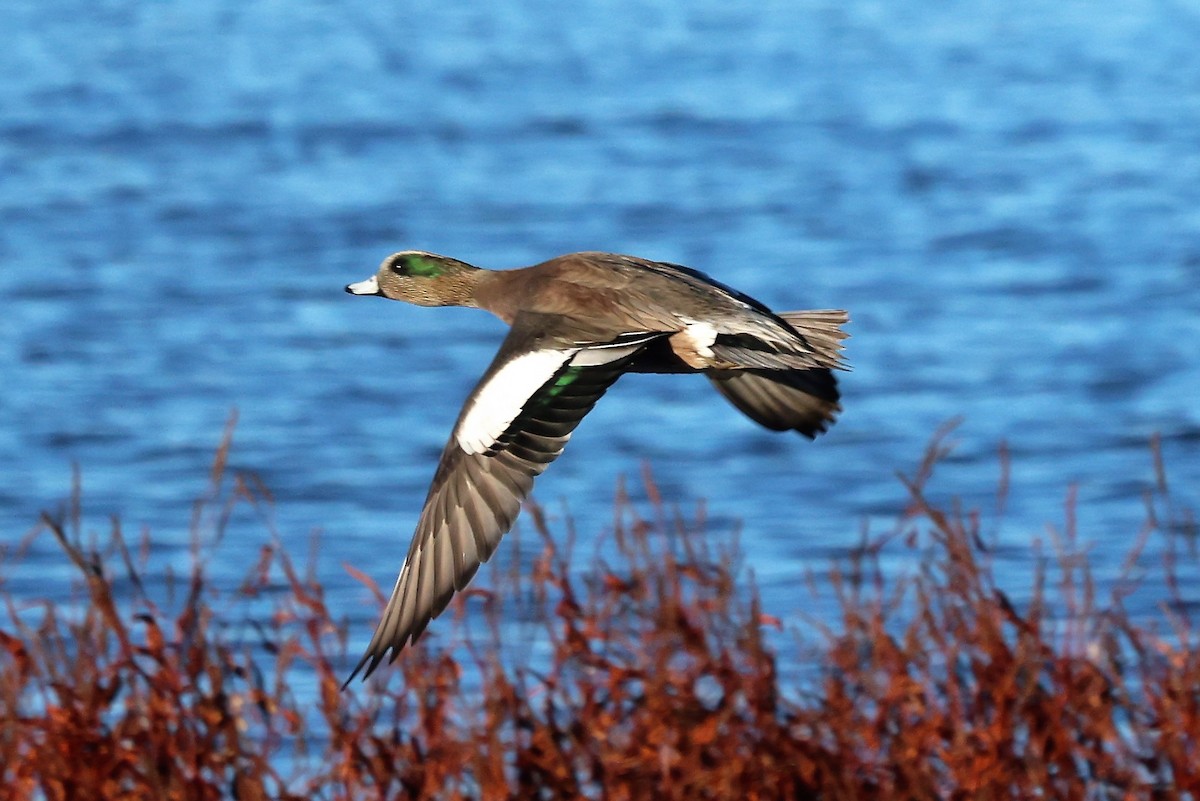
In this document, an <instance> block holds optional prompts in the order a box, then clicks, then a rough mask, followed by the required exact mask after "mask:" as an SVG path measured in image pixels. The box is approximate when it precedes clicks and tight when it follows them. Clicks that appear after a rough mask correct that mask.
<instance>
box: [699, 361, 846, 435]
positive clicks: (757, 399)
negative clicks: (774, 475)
mask: <svg viewBox="0 0 1200 801" xmlns="http://www.w3.org/2000/svg"><path fill="white" fill-rule="evenodd" d="M708 377H709V379H710V380H711V381H712V383H713V386H714V387H716V388H717V391H718V392H720V393H721V394H722V395H724V396H725V398H726V399H728V401H729V402H730V403H732V404H733V405H734V406H736V407H737V408H738V409H739V410H741V412H742V413H743V414H745V415H746V416H747V417H749V418H750V419H751V420H753V421H754V422H756V423H758V424H759V425H762V426H765V427H767V428H769V429H771V430H773V431H789V430H795V431H799V432H800V433H801V434H803V435H804V436H806V437H808V438H809V439H812V438H813V437H815V436H816V435H817V434H819V433H821V432H823V431H825V430H826V429H827V428H828V427H829V426H830V425H832V424H833V421H834V418H836V417H837V413H838V412H840V411H841V410H842V407H841V404H839V403H838V399H839V397H840V393H839V392H838V388H837V379H836V378H834V376H833V373H832V372H830V371H829V370H827V369H825V368H816V369H812V370H728V371H716V372H712V373H709V374H708Z"/></svg>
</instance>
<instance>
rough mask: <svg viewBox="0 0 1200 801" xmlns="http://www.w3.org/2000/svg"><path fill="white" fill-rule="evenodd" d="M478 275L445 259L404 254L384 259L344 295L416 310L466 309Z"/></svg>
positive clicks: (420, 253)
mask: <svg viewBox="0 0 1200 801" xmlns="http://www.w3.org/2000/svg"><path fill="white" fill-rule="evenodd" d="M478 272H479V268H478V267H473V266H472V265H470V264H467V263H466V262H463V261H459V260H458V259H452V258H450V257H449V256H439V255H437V254H436V253H426V252H424V251H420V250H405V251H402V252H400V253H393V254H392V255H390V256H388V257H387V258H386V259H384V260H383V263H382V264H380V265H379V271H378V272H376V273H375V275H373V276H371V277H370V278H368V279H366V280H365V281H359V282H357V283H354V284H349V285H348V286H347V287H346V291H347V292H349V293H350V294H352V295H381V296H383V297H385V298H391V299H392V300H403V301H407V302H408V303H415V304H417V305H418V306H469V305H472V303H471V289H472V287H473V286H474V278H475V277H476V274H477V273H478Z"/></svg>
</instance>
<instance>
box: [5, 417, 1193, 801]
mask: <svg viewBox="0 0 1200 801" xmlns="http://www.w3.org/2000/svg"><path fill="white" fill-rule="evenodd" d="M228 451H229V434H228V432H227V435H226V438H225V441H224V443H223V444H222V446H221V448H220V451H219V452H218V456H217V459H216V462H215V464H214V468H213V475H212V483H213V489H212V492H211V494H210V495H209V496H208V497H206V498H205V499H203V500H202V501H200V502H198V504H197V506H196V509H195V510H194V513H193V531H194V532H196V533H195V541H196V545H195V548H194V550H193V556H192V560H191V568H190V571H189V573H188V575H187V576H186V577H184V579H183V580H181V581H177V582H174V583H173V584H172V585H171V586H173V587H175V588H176V589H178V590H181V591H182V592H180V593H168V597H167V598H151V597H150V595H151V594H150V593H149V592H147V590H146V588H145V586H144V584H145V582H144V578H145V576H146V575H147V573H146V571H147V569H148V568H147V565H148V564H149V562H148V553H149V545H150V543H149V540H148V538H146V537H143V539H142V541H141V543H140V548H139V549H137V551H138V552H137V553H132V552H131V550H130V548H129V547H128V546H127V543H126V540H125V538H124V535H123V533H122V531H121V528H120V526H119V524H118V523H117V522H116V521H113V523H112V527H111V530H110V532H109V534H108V539H107V542H106V543H104V547H103V548H96V547H87V546H85V545H84V544H83V542H82V534H81V525H80V513H79V493H78V491H76V493H75V494H74V495H73V500H72V502H71V503H70V504H69V506H68V508H67V510H66V511H65V512H64V513H62V514H60V515H56V516H50V515H47V516H46V517H45V519H44V521H43V530H44V531H48V532H50V533H51V534H52V535H53V536H54V537H55V538H56V539H57V540H58V542H59V544H60V545H61V546H62V548H63V550H64V551H65V553H66V554H67V556H68V558H69V559H70V560H71V562H72V563H73V564H74V565H75V567H76V568H77V569H78V572H79V582H78V584H77V592H78V595H77V598H76V600H77V601H78V603H63V602H60V603H54V602H49V601H46V602H43V603H40V604H38V605H36V606H30V605H29V604H28V603H25V604H24V605H19V604H18V602H17V601H16V600H14V599H12V598H10V597H7V596H6V598H7V609H8V619H7V620H6V621H4V622H3V623H0V719H2V722H3V727H2V729H0V798H45V799H74V798H105V799H219V798H239V799H259V798H285V799H293V798H295V799H301V798H303V799H308V798H329V799H343V798H355V799H358V798H445V799H458V798H485V799H507V798H545V799H558V798H562V799H574V798H581V797H590V798H606V799H609V798H611V799H641V798H656V799H663V800H664V801H665V800H666V799H692V798H700V799H703V798H712V799H721V798H748V799H804V798H823V799H859V798H864V799H865V798H898V799H925V798H950V799H959V798H961V799H993V798H1066V799H1093V798H1095V799H1099V798H1105V799H1107V798H1122V799H1123V798H1179V797H1185V798H1186V797H1189V794H1190V797H1192V798H1197V797H1200V795H1198V794H1200V746H1198V745H1197V742H1198V739H1200V738H1198V737H1197V733H1198V732H1200V690H1198V688H1200V649H1197V647H1196V644H1195V633H1194V632H1193V630H1192V628H1191V625H1190V623H1189V622H1188V621H1187V620H1186V619H1185V618H1183V617H1180V616H1179V615H1176V614H1173V613H1171V612H1169V611H1164V616H1165V617H1164V620H1165V621H1166V622H1167V623H1169V628H1168V634H1165V635H1163V634H1159V633H1155V631H1154V630H1153V629H1152V628H1149V627H1147V626H1145V625H1142V626H1139V625H1135V624H1134V623H1133V622H1132V621H1131V620H1130V619H1129V617H1128V616H1127V615H1126V614H1125V613H1124V611H1123V609H1122V599H1123V597H1124V594H1125V593H1127V592H1128V590H1129V587H1130V586H1131V584H1130V581H1120V582H1117V585H1116V587H1117V588H1116V590H1115V591H1114V593H1113V595H1112V598H1111V599H1110V600H1109V601H1108V603H1107V604H1106V605H1101V604H1100V603H1099V602H1098V601H1097V600H1096V590H1095V587H1094V585H1093V582H1092V579H1091V577H1090V575H1089V572H1088V566H1087V560H1086V559H1085V558H1084V554H1083V551H1082V550H1081V549H1080V547H1079V546H1078V544H1077V542H1076V533H1075V531H1074V523H1073V508H1074V499H1073V497H1069V498H1068V514H1067V522H1066V525H1065V527H1064V529H1063V531H1062V533H1061V534H1058V535H1057V536H1056V539H1055V543H1054V544H1055V548H1056V554H1055V556H1054V557H1053V558H1052V559H1042V560H1041V561H1040V562H1039V568H1038V570H1037V572H1036V574H1035V575H1034V576H1033V577H1032V581H1031V586H1030V587H1029V588H1028V600H1026V601H1024V602H1022V603H1020V604H1019V605H1018V604H1014V603H1012V602H1011V601H1010V600H1009V598H1008V597H1007V596H1006V595H1005V594H1004V593H1003V592H1002V591H1001V590H1000V589H999V588H998V587H997V586H996V584H995V580H994V576H993V573H992V570H991V565H990V559H991V551H990V548H989V546H988V544H987V543H986V542H985V541H984V537H983V536H982V534H981V523H980V516H979V515H978V514H975V513H963V512H961V511H959V510H958V509H957V508H949V509H947V508H945V507H944V506H938V505H935V504H934V503H932V502H931V501H930V500H929V497H928V494H927V489H926V488H927V483H928V481H929V480H930V477H931V475H932V473H933V470H934V467H935V465H936V464H937V462H938V461H939V459H940V458H941V456H942V455H944V453H945V446H944V438H943V437H942V436H939V437H938V438H937V439H936V440H935V442H934V444H933V445H932V446H931V448H930V451H929V454H928V455H927V457H926V459H925V461H924V462H923V463H922V465H921V466H920V468H919V469H918V470H917V471H916V473H915V475H914V476H913V477H912V478H904V479H902V480H903V481H904V483H905V484H906V485H907V487H908V490H909V493H910V496H911V506H910V509H909V511H908V513H907V514H906V516H905V518H904V520H903V521H901V523H900V525H899V527H898V529H897V531H896V532H894V533H893V534H892V535H890V536H885V537H882V538H879V539H877V540H874V541H870V542H866V543H864V545H863V547H862V548H860V549H859V550H858V551H857V552H856V555H855V556H854V557H853V558H852V559H850V560H849V561H848V563H847V564H845V565H842V566H841V568H840V569H838V570H835V571H834V572H833V574H832V580H831V581H829V582H826V583H818V584H816V585H815V586H816V590H815V591H817V592H822V593H832V594H834V595H835V597H836V598H837V600H838V602H839V604H840V609H841V617H840V619H839V620H837V621H823V622H821V623H820V624H819V625H820V626H821V627H822V630H823V632H824V633H823V634H822V635H821V636H820V637H818V638H817V642H816V643H809V646H810V647H809V650H810V652H811V654H812V660H813V665H814V668H813V670H812V672H811V673H810V674H809V675H811V676H813V677H814V678H812V679H810V680H809V681H808V682H807V683H802V684H801V685H800V686H794V687H786V686H783V682H782V681H781V679H780V677H779V675H778V674H777V671H776V658H775V656H774V652H773V650H772V648H771V647H769V645H768V638H769V636H778V635H768V634H767V633H766V631H765V629H778V628H780V622H779V620H778V619H776V618H774V617H771V616H769V615H766V614H764V613H763V612H762V611H761V609H760V608H759V601H758V599H757V593H756V592H755V590H754V588H753V586H751V585H750V583H749V582H748V581H746V580H745V579H744V577H741V576H738V575H737V572H738V571H737V570H736V569H735V567H733V565H734V564H735V563H736V560H735V553H734V549H733V548H731V549H730V550H729V551H725V552H720V551H714V550H713V549H712V547H711V546H710V544H709V542H708V540H707V538H706V537H705V536H704V535H703V532H702V530H701V529H702V525H701V522H700V521H685V520H683V519H681V518H680V517H679V516H678V515H672V514H670V513H669V512H668V511H667V510H666V509H665V507H664V505H663V504H662V502H661V501H660V499H659V498H658V497H657V491H656V489H655V488H654V485H653V483H652V482H651V481H650V479H649V476H647V477H646V480H645V484H646V488H647V492H648V495H649V498H650V501H649V502H648V505H649V507H650V508H651V510H652V514H651V515H649V516H648V517H646V516H642V515H639V514H638V512H637V510H636V509H635V506H634V504H633V503H631V501H630V500H629V499H628V497H626V496H625V494H624V493H620V494H619V495H618V498H617V502H616V506H617V509H616V515H615V518H614V524H613V534H612V539H611V542H610V545H611V548H610V549H609V551H607V552H606V553H610V554H611V555H610V556H609V558H608V559H607V560H605V559H599V558H597V559H596V560H595V561H594V563H593V567H592V569H590V570H588V571H586V573H584V574H583V575H582V576H580V574H579V573H578V572H573V571H571V570H569V569H568V561H569V560H568V558H567V556H568V553H567V552H569V551H570V550H571V548H572V547H573V546H572V545H571V544H570V541H571V540H572V539H573V537H571V536H569V535H568V536H566V537H563V536H562V535H561V534H560V535H559V536H558V537H557V539H558V540H564V539H565V540H567V543H568V544H567V545H563V546H558V545H556V544H555V542H556V538H555V537H552V536H551V534H550V529H551V526H550V525H549V524H548V523H547V521H546V519H545V517H544V516H543V513H542V510H540V509H539V508H538V507H536V506H533V507H531V508H530V509H529V510H528V517H527V518H526V520H527V523H526V526H527V528H528V527H531V528H532V529H533V530H535V531H536V532H538V534H539V535H540V539H539V542H540V546H541V552H540V555H539V556H538V557H537V558H536V559H535V560H534V564H533V567H532V570H526V571H524V572H525V575H522V572H521V571H519V570H517V569H516V568H515V567H513V568H512V569H509V570H504V569H503V567H502V566H501V565H493V566H492V572H493V573H494V576H495V577H496V578H494V581H495V583H496V585H497V587H496V591H495V592H491V591H488V590H486V589H476V590H473V591H471V592H468V593H466V596H467V600H466V601H458V602H456V606H455V607H454V608H455V609H456V610H457V613H458V616H459V617H460V619H461V617H462V615H463V614H464V608H465V605H469V606H471V607H472V608H471V609H470V611H469V613H465V614H470V615H474V616H479V615H481V614H482V615H483V616H485V617H486V618H487V619H489V620H490V621H491V623H492V628H491V634H490V635H488V636H479V635H478V634H474V635H472V634H470V633H469V631H468V629H469V627H465V626H461V625H455V624H454V622H453V621H451V620H449V619H444V620H441V621H439V623H438V627H439V628H441V629H443V630H445V632H446V634H445V635H444V636H443V635H440V636H437V637H427V638H426V639H425V640H424V641H423V642H422V643H421V644H420V645H419V646H418V647H416V648H413V649H411V650H410V651H406V652H405V653H404V654H403V656H402V657H401V659H400V660H399V661H398V662H397V663H396V664H395V665H394V666H393V667H392V668H390V669H385V670H383V671H382V676H383V678H382V679H380V680H373V681H371V682H368V683H366V684H363V685H356V686H354V687H353V688H352V689H350V690H348V691H347V692H341V691H340V690H339V685H340V683H341V681H340V679H341V676H342V674H343V673H344V672H345V670H346V668H347V666H348V664H349V660H348V655H347V653H346V635H345V627H344V625H339V624H338V623H337V622H335V618H334V615H333V614H332V613H331V611H330V610H329V609H328V608H327V606H326V604H325V601H324V597H323V593H322V589H321V586H320V584H319V583H318V582H317V581H316V580H315V578H314V576H313V572H312V569H311V568H309V570H308V571H307V572H301V571H298V570H297V569H296V567H295V565H294V563H293V561H292V559H291V558H290V557H289V556H288V554H287V552H286V551H285V550H284V549H283V548H282V547H281V545H280V544H279V542H278V539H277V538H275V537H273V536H267V537H264V541H265V544H264V545H263V547H262V550H261V554H260V558H259V560H258V561H257V562H256V563H255V564H254V565H252V566H251V567H250V570H249V571H248V572H247V576H246V579H245V581H244V583H243V584H242V586H241V587H240V588H239V589H238V591H237V592H236V593H233V594H231V595H227V596H226V595H222V594H221V593H220V592H218V591H217V590H216V589H215V588H214V587H213V586H212V582H211V581H210V579H209V577H208V575H207V573H206V567H205V565H206V559H207V558H208V556H210V555H211V553H212V552H213V551H214V550H215V549H218V548H219V547H220V540H221V534H222V533H223V532H224V530H225V527H226V525H227V524H228V521H229V520H230V517H231V515H232V514H233V513H234V509H235V508H236V507H239V506H244V505H247V504H248V505H249V506H250V507H251V508H254V509H261V508H263V507H264V505H266V504H268V503H269V499H268V498H267V497H266V495H265V493H264V491H263V490H262V489H261V488H260V487H257V486H256V484H255V483H254V482H253V481H252V480H251V479H250V478H248V477H245V476H230V475H228V474H227V471H226V464H227V458H228ZM1155 454H1156V460H1157V450H1155ZM1002 463H1004V464H1005V465H1006V464H1007V459H1006V458H1003V457H1002ZM1157 463H1158V462H1157V461H1156V464H1157ZM1158 475H1159V486H1158V487H1157V489H1156V492H1155V493H1154V496H1153V497H1152V498H1151V499H1150V502H1149V507H1148V508H1149V509H1150V515H1149V519H1148V521H1147V524H1146V528H1145V530H1144V532H1143V536H1142V538H1141V539H1140V540H1139V542H1138V543H1137V544H1136V545H1135V547H1134V550H1133V552H1132V553H1131V556H1130V559H1129V562H1128V565H1129V566H1130V567H1132V565H1134V564H1135V562H1136V561H1137V558H1138V554H1139V553H1140V550H1141V548H1142V547H1143V545H1144V543H1145V540H1146V538H1147V537H1149V536H1151V535H1152V534H1153V533H1155V532H1163V531H1168V530H1177V529H1180V528H1183V527H1186V526H1188V525H1190V520H1189V519H1188V518H1187V517H1186V515H1184V514H1183V513H1181V512H1179V511H1178V510H1175V509H1174V508H1173V507H1172V506H1171V504H1170V499H1169V496H1168V494H1167V491H1166V490H1167V487H1166V479H1165V477H1164V473H1163V472H1162V470H1161V466H1160V469H1159V473H1158ZM1005 484H1006V482H1002V491H1001V495H1003V486H1004V485H1005ZM205 532H207V533H205ZM1164 536H1167V535H1165V534H1164ZM1171 536H1177V535H1171ZM906 548H907V549H912V550H913V551H914V552H916V553H919V554H921V555H923V556H924V561H923V567H922V568H921V569H920V570H919V571H917V572H916V574H915V575H910V576H907V577H904V578H902V579H899V580H890V579H889V578H887V577H885V575H884V573H883V571H882V569H881V567H880V555H881V554H882V553H884V552H886V551H888V550H889V549H891V550H896V549H906ZM513 550H515V549H513ZM598 553H599V551H598ZM19 558H20V551H19V549H18V550H17V551H15V552H13V553H10V554H7V560H8V561H9V562H10V563H11V561H12V560H14V559H19ZM609 562H611V564H610V563H609ZM516 564H517V563H516V562H515V561H514V562H513V565H514V566H515V565H516ZM1166 571H1167V586H1169V587H1173V586H1175V585H1174V584H1173V583H1172V581H1173V578H1172V576H1173V575H1174V573H1173V572H1172V571H1173V563H1171V562H1168V564H1167V565H1166ZM1127 572H1129V571H1127ZM735 579H736V581H735ZM365 583H368V584H369V581H366V582H365ZM372 586H373V585H372ZM54 592H55V594H59V592H58V591H57V590H55V591H54ZM500 594H503V595H507V596H511V597H516V598H519V599H521V602H520V603H521V611H522V613H523V615H524V616H525V617H527V618H530V619H531V620H532V621H533V622H532V623H527V624H526V625H528V626H531V627H533V629H534V630H535V631H536V633H537V636H536V637H535V638H533V639H536V640H537V641H538V642H539V643H544V644H545V653H540V652H539V653H538V654H537V655H536V656H531V657H528V658H525V659H521V658H512V657H502V654H503V648H502V645H504V644H503V643H502V642H501V639H500V636H499V627H498V625H497V621H498V616H499V615H500V614H502V613H501V612H500V611H498V610H499V604H498V602H497V600H498V599H497V596H498V595H500ZM264 598H274V599H275V600H274V602H273V607H272V609H273V611H272V612H270V613H269V614H267V615H263V614H261V613H257V612H255V611H254V610H258V609H261V604H262V603H263V599H264ZM256 604H257V605H258V606H255V605H256ZM478 607H482V609H480V608H478ZM1179 607H1180V608H1182V605H1179ZM507 611H508V612H509V613H510V614H511V610H507ZM460 623H461V620H460ZM247 630H253V631H254V632H255V635H254V636H253V637H252V638H247V637H245V636H238V634H237V632H239V631H241V632H244V631H247ZM453 632H459V635H460V636H458V637H457V638H456V637H452V636H450V633H453ZM508 636H510V637H511V635H508ZM247 639H249V640H251V641H250V642H247V641H246V640H247ZM438 643H448V644H447V645H439V644H438ZM510 647H511V644H510Z"/></svg>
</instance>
